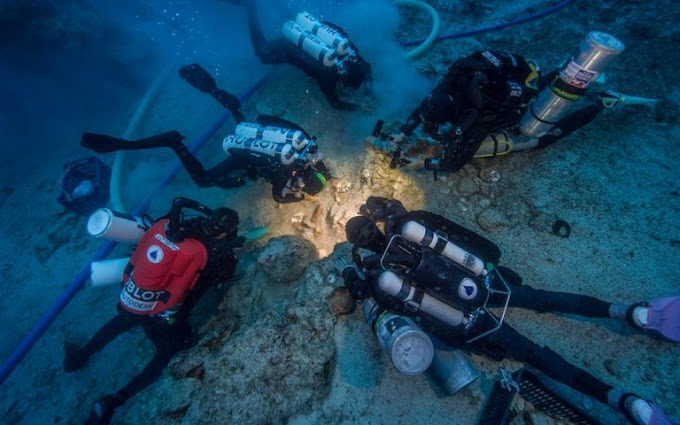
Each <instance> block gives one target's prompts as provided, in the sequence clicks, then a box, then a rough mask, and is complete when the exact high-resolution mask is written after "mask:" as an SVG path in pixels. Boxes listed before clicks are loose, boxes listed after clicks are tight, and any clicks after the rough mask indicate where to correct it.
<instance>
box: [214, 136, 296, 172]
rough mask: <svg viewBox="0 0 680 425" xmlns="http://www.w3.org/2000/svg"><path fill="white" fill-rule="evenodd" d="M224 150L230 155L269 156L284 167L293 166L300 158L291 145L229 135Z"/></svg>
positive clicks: (224, 141)
mask: <svg viewBox="0 0 680 425" xmlns="http://www.w3.org/2000/svg"><path fill="white" fill-rule="evenodd" d="M222 149H224V151H225V152H226V153H228V154H231V153H234V151H239V150H240V151H249V152H255V153H258V154H261V155H267V156H269V157H271V158H273V159H275V160H277V161H280V162H281V163H282V164H283V165H289V164H292V163H293V162H295V161H296V160H297V159H298V158H299V157H300V156H299V155H298V153H297V152H296V151H295V148H294V147H293V145H292V144H290V143H285V144H284V143H273V142H266V141H264V140H261V139H250V138H245V137H238V136H235V135H229V136H227V137H225V138H224V140H223V141H222Z"/></svg>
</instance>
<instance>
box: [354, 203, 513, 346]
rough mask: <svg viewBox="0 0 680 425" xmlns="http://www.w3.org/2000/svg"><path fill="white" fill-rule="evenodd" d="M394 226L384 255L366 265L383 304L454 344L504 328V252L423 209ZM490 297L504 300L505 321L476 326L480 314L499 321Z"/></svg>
mask: <svg viewBox="0 0 680 425" xmlns="http://www.w3.org/2000/svg"><path fill="white" fill-rule="evenodd" d="M395 227H396V229H397V230H398V231H396V232H395V233H394V235H393V236H392V237H391V238H390V240H389V242H388V245H387V248H386V249H385V251H384V252H383V253H381V254H379V255H376V256H373V258H372V259H368V258H367V260H368V261H367V262H366V263H365V265H366V266H367V267H369V268H372V269H373V271H372V272H370V273H369V274H368V275H369V282H370V284H371V287H372V290H373V293H374V295H375V297H376V299H377V300H378V301H379V302H380V303H381V304H382V305H384V306H385V307H387V308H390V309H392V310H395V311H397V312H400V313H402V314H409V315H414V316H416V317H417V318H418V320H420V321H422V322H423V323H424V324H426V326H425V327H424V328H426V329H430V330H431V331H432V333H433V334H435V335H437V336H439V337H442V335H445V340H446V341H447V343H450V344H452V345H462V344H464V343H466V342H467V343H469V342H473V341H474V340H477V339H479V338H482V337H484V336H486V335H489V334H490V333H492V332H494V331H495V330H496V329H498V328H499V327H500V326H501V324H502V321H503V320H504V316H505V311H506V309H507V306H508V302H509V298H510V288H509V286H508V285H507V283H506V282H505V280H504V279H503V277H502V276H501V275H500V273H499V272H498V270H497V268H496V264H497V263H498V260H499V258H500V255H501V252H500V250H499V249H498V247H497V246H496V245H495V244H494V243H493V242H491V241H489V240H487V239H486V238H483V237H482V236H479V235H477V234H476V233H474V232H472V231H470V230H467V229H465V228H463V227H462V226H460V225H457V224H456V223H453V222H451V221H449V220H446V219H444V218H443V217H441V216H438V215H436V214H432V213H428V212H425V211H414V212H411V213H408V214H407V216H406V217H404V218H403V219H400V220H399V221H398V223H396V224H395ZM386 230H387V229H386ZM369 258H370V257H369ZM378 266H379V267H378ZM492 293H498V294H501V295H503V296H504V297H505V305H504V307H503V311H502V314H501V317H500V318H498V319H497V320H494V319H492V321H491V322H488V321H484V323H487V324H488V323H491V324H492V325H491V326H488V325H485V326H483V327H484V329H479V327H477V328H474V325H475V322H476V320H477V317H478V316H479V315H480V314H483V315H486V314H488V315H489V316H490V317H495V316H494V315H493V314H491V312H489V311H488V310H487V303H488V302H489V297H490V295H491V294H492ZM452 328H453V329H455V331H453V332H452ZM473 328H474V329H473Z"/></svg>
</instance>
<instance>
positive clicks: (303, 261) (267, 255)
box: [257, 235, 318, 283]
mask: <svg viewBox="0 0 680 425" xmlns="http://www.w3.org/2000/svg"><path fill="white" fill-rule="evenodd" d="M317 258H318V253H317V250H316V248H315V247H314V245H313V244H312V243H311V242H309V241H307V240H305V239H303V238H300V237H295V236H288V235H286V236H280V237H278V238H273V239H271V240H270V241H269V244H268V245H267V247H265V249H264V250H263V251H262V253H261V254H260V255H259V257H258V258H257V262H258V263H259V264H260V265H261V266H262V269H263V270H264V272H265V273H266V274H267V276H268V277H269V278H270V279H272V280H274V281H276V282H283V283H285V282H292V281H294V280H296V279H297V278H299V277H300V276H301V275H302V273H303V272H304V271H305V269H306V268H307V265H308V264H309V263H310V262H312V261H314V260H316V259H317Z"/></svg>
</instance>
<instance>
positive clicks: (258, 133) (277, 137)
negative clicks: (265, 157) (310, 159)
mask: <svg viewBox="0 0 680 425" xmlns="http://www.w3.org/2000/svg"><path fill="white" fill-rule="evenodd" d="M234 134H236V136H238V137H245V138H246V139H262V140H264V141H265V142H272V143H284V144H285V143H290V144H292V145H293V147H294V148H295V150H297V151H298V152H300V151H302V150H303V149H304V148H306V147H307V145H308V144H309V142H310V140H309V139H308V138H307V137H305V134H304V133H303V132H302V131H300V130H292V129H289V128H282V127H274V126H271V125H267V126H263V125H260V124H256V123H250V122H242V123H239V124H238V125H237V126H236V129H235V130H234Z"/></svg>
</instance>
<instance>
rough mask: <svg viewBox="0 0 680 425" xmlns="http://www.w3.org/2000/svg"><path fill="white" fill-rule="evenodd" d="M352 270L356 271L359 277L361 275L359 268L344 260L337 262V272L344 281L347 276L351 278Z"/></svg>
mask: <svg viewBox="0 0 680 425" xmlns="http://www.w3.org/2000/svg"><path fill="white" fill-rule="evenodd" d="M352 270H354V272H355V273H357V275H358V274H359V268H358V267H357V266H356V265H354V264H351V263H350V262H349V261H347V260H345V259H344V258H341V259H339V260H336V261H335V272H336V273H337V274H338V275H340V276H342V278H343V279H346V276H349V274H350V273H351V272H352Z"/></svg>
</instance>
